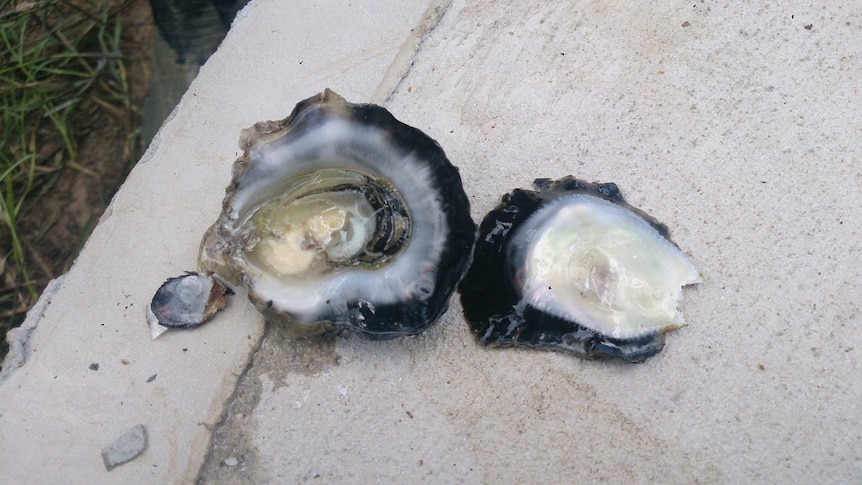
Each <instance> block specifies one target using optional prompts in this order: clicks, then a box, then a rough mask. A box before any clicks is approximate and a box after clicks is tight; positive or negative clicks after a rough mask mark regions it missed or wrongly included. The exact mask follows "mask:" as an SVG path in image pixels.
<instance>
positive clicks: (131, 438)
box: [102, 424, 147, 471]
mask: <svg viewBox="0 0 862 485" xmlns="http://www.w3.org/2000/svg"><path fill="white" fill-rule="evenodd" d="M146 449H147V428H145V427H144V425H143V424H139V425H137V426H134V427H132V428H131V429H130V430H128V431H126V432H125V433H123V434H122V436H120V437H119V438H117V439H116V440H115V441H114V442H113V443H111V444H110V445H108V446H106V447H104V448H102V460H103V461H104V462H105V468H106V469H107V470H108V471H111V470H113V469H114V468H116V467H118V466H120V465H122V464H124V463H128V462H130V461H132V460H134V459H135V458H137V457H139V456H141V455H142V454H143V453H144V451H146Z"/></svg>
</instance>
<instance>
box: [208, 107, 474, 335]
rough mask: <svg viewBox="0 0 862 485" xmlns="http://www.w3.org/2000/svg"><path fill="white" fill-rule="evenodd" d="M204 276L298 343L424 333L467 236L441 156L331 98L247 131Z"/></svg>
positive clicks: (456, 188) (461, 266)
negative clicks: (331, 334)
mask: <svg viewBox="0 0 862 485" xmlns="http://www.w3.org/2000/svg"><path fill="white" fill-rule="evenodd" d="M240 147H241V148H242V149H243V150H244V154H243V155H242V156H241V157H240V158H239V159H238V160H237V161H236V163H235V164H234V167H233V177H232V180H231V183H230V185H229V186H228V187H227V190H226V196H225V199H224V202H223V204H222V212H221V214H220V215H219V217H218V219H217V220H216V222H215V223H214V224H213V225H212V227H210V229H209V230H208V231H207V232H206V234H205V235H204V237H203V241H202V243H201V248H200V255H199V261H198V264H199V269H200V272H201V273H205V274H209V275H213V276H214V277H215V278H216V279H218V280H221V281H223V282H224V283H225V284H226V285H227V286H229V287H233V288H237V287H241V288H244V289H246V290H247V291H248V297H249V299H250V300H251V301H252V302H253V303H254V305H255V306H256V308H257V309H258V310H259V311H260V312H261V313H262V314H263V315H264V317H265V318H266V319H267V320H270V321H277V322H283V323H285V324H287V325H288V327H289V329H290V330H291V331H292V332H293V333H294V334H296V335H312V334H316V333H321V332H326V331H331V330H340V329H352V330H355V331H358V332H360V333H362V334H365V335H367V336H370V337H373V338H381V339H383V338H391V337H396V336H399V335H410V334H417V333H419V332H422V331H424V330H425V329H426V328H428V326H430V325H431V324H432V323H433V322H434V321H435V320H436V319H437V317H439V316H440V315H441V314H442V313H443V311H444V310H445V309H446V308H447V306H448V301H449V297H450V296H451V294H452V292H453V291H454V289H455V286H456V285H457V283H458V281H459V280H460V278H461V276H462V275H463V273H464V270H465V269H466V266H467V264H468V262H469V259H470V255H471V253H472V248H473V244H474V242H475V238H476V225H475V223H474V222H473V220H472V219H471V217H470V206H469V201H468V199H467V196H466V194H465V193H464V189H463V187H462V185H461V177H460V175H459V173H458V170H457V169H456V168H455V167H454V166H453V165H452V164H451V163H450V162H449V160H448V159H447V158H446V155H445V154H444V153H443V150H442V149H441V148H440V146H439V145H438V144H437V143H436V142H435V141H434V140H432V139H431V138H429V137H428V136H427V135H425V134H424V133H422V132H421V131H419V130H418V129H416V128H413V127H410V126H407V125H405V124H403V123H401V122H399V121H398V120H396V119H395V118H394V117H393V116H392V115H391V114H390V113H389V112H388V111H387V110H386V109H384V108H382V107H380V106H375V105H370V104H351V103H348V102H347V101H345V100H344V99H343V98H341V97H340V96H339V95H337V94H335V93H334V92H332V91H330V90H326V91H324V92H323V93H320V94H318V95H316V96H313V97H311V98H309V99H306V100H304V101H302V102H300V103H299V104H297V106H296V108H294V110H293V112H292V113H291V115H290V116H288V117H287V118H286V119H284V120H281V121H269V122H262V123H258V124H256V125H254V126H253V127H251V128H249V129H247V130H244V131H243V134H242V137H241V139H240Z"/></svg>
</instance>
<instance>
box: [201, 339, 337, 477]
mask: <svg viewBox="0 0 862 485" xmlns="http://www.w3.org/2000/svg"><path fill="white" fill-rule="evenodd" d="M336 337H337V336H336V335H332V334H325V335H320V336H315V337H309V338H305V339H300V340H295V339H294V338H293V337H291V336H290V335H289V333H288V331H287V328H286V327H285V326H284V325H278V324H270V323H267V325H266V329H265V330H264V332H263V336H262V338H261V340H260V341H259V342H258V345H257V348H256V350H255V351H254V352H253V353H252V355H251V357H250V359H249V364H248V366H247V367H246V369H245V370H244V371H243V373H242V374H241V375H240V378H239V379H237V386H236V389H235V390H234V393H233V394H232V395H231V398H230V400H229V401H228V402H229V404H228V405H227V406H225V412H224V414H223V416H222V418H221V419H220V420H219V422H218V423H217V424H216V425H215V426H214V427H213V429H212V438H211V440H210V447H209V451H208V452H207V456H206V458H205V459H204V462H203V464H202V465H201V469H200V471H199V472H198V477H197V479H196V483H198V484H204V483H257V482H259V480H257V479H256V478H257V477H256V473H255V471H256V470H257V457H256V454H255V449H256V448H255V445H254V443H253V440H254V436H255V430H256V422H255V421H254V419H253V417H254V411H255V409H256V408H257V406H258V404H259V403H260V399H261V395H262V394H263V391H264V385H265V384H269V385H271V386H272V389H271V391H274V390H275V389H278V388H279V387H282V386H286V385H288V382H287V381H288V376H289V375H291V374H299V375H302V376H306V377H316V376H319V375H321V374H323V373H324V372H326V371H328V370H329V369H331V368H332V367H333V366H337V365H339V361H340V357H339V355H338V354H337V353H336V352H335V339H336Z"/></svg>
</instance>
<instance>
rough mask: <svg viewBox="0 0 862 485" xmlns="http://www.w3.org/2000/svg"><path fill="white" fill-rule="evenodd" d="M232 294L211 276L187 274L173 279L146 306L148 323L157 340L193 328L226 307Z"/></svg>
mask: <svg viewBox="0 0 862 485" xmlns="http://www.w3.org/2000/svg"><path fill="white" fill-rule="evenodd" d="M228 294H229V290H228V289H227V288H225V286H224V285H222V284H221V283H219V282H218V281H216V279H215V278H213V277H212V276H207V275H202V274H199V273H186V274H185V275H183V276H178V277H176V278H170V279H168V280H167V281H165V282H164V283H163V284H162V286H161V287H160V288H159V289H158V291H156V295H155V296H154V297H153V301H152V302H151V303H150V304H149V305H148V306H147V323H149V325H150V331H151V333H152V337H153V338H156V337H158V336H159V335H161V334H162V333H164V332H165V331H166V330H167V329H169V328H192V327H196V326H198V325H200V324H202V323H204V322H205V321H207V320H209V319H210V318H212V316H213V315H215V314H216V313H218V312H219V311H220V310H222V309H223V308H224V307H225V305H227V295H228Z"/></svg>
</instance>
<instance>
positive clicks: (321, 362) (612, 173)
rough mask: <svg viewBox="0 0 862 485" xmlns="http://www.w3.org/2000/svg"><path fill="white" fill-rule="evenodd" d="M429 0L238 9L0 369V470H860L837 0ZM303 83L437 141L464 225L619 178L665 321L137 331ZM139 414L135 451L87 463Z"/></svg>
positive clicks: (18, 476)
mask: <svg viewBox="0 0 862 485" xmlns="http://www.w3.org/2000/svg"><path fill="white" fill-rule="evenodd" d="M434 6H436V7H438V8H437V9H436V10H435V9H433V8H432V9H430V10H429V11H427V12H426V7H428V5H426V4H424V3H423V4H422V5H421V6H420V5H418V4H417V5H413V6H412V7H411V9H412V10H410V11H409V12H408V11H406V10H404V8H405V7H403V6H402V5H401V4H400V3H395V2H385V1H375V2H370V3H369V2H364V3H362V4H361V5H360V4H357V3H353V4H350V3H348V2H338V1H327V2H290V4H288V3H287V2H278V1H275V0H271V1H261V0H257V1H255V2H254V3H253V4H252V5H250V6H249V7H248V8H247V10H246V14H247V18H245V19H244V20H241V21H240V22H239V23H238V24H237V25H236V27H235V28H234V29H233V30H232V32H231V33H230V34H229V36H228V38H227V39H226V41H225V43H224V44H223V45H222V47H221V48H220V50H219V51H218V52H217V53H216V55H215V56H214V57H213V58H212V59H211V61H210V62H209V63H207V64H206V65H205V66H204V68H203V70H202V72H201V77H200V78H199V79H198V80H197V81H196V82H195V84H193V86H192V88H191V89H190V91H189V93H188V94H187V95H186V97H185V98H184V100H183V103H182V105H181V106H180V107H179V108H178V109H177V111H176V113H175V115H174V117H173V119H172V120H171V121H169V122H168V123H167V124H166V125H165V126H164V127H163V129H162V131H161V133H160V135H159V136H158V137H157V143H156V144H155V145H154V146H153V147H152V148H151V150H150V151H149V152H148V155H147V156H146V157H145V160H144V163H142V164H141V165H140V166H139V167H137V168H136V169H135V171H134V173H133V174H132V177H131V178H130V180H129V182H128V183H127V184H126V186H125V187H124V189H123V191H122V192H121V193H120V194H119V195H118V196H117V198H116V199H115V201H114V203H113V205H112V210H113V215H110V216H106V217H105V219H104V220H103V221H102V224H101V225H100V226H99V228H98V229H97V231H96V233H95V234H94V236H93V238H92V239H91V240H90V242H89V243H88V245H87V247H86V248H85V250H84V252H83V253H82V255H81V257H80V259H79V261H78V263H77V264H76V266H75V267H74V268H73V270H72V271H71V272H70V273H69V274H68V275H67V276H66V279H65V280H64V281H63V284H62V287H61V288H60V290H59V292H58V293H57V294H56V295H55V296H54V298H53V300H52V302H51V304H50V305H49V306H48V308H47V309H46V311H45V313H44V316H43V318H42V319H41V321H40V322H39V325H38V326H37V327H36V328H35V330H34V331H33V333H32V335H31V336H30V340H29V343H28V348H29V349H30V356H29V358H28V360H27V362H26V363H25V364H24V366H23V367H21V368H20V369H18V370H17V371H15V372H12V374H11V376H10V377H9V378H8V379H7V380H6V381H5V382H3V383H2V384H0V402H2V411H0V413H2V414H0V429H2V434H0V448H2V449H4V450H7V451H8V452H7V453H4V454H0V456H2V458H0V477H2V478H3V479H4V480H3V481H17V482H20V481H25V480H26V481H30V482H39V481H50V478H51V477H54V476H57V475H56V473H59V472H58V471H59V470H63V473H64V475H63V476H66V477H74V478H76V479H79V480H80V481H81V482H107V481H123V482H129V481H148V482H150V481H160V482H187V481H190V480H192V479H194V477H196V476H197V474H198V470H199V469H200V467H201V464H202V463H204V458H205V453H206V451H207V449H208V447H209V452H210V457H209V459H208V460H207V461H206V464H205V466H204V468H203V471H202V475H201V478H203V479H204V481H210V482H226V483H230V482H233V483H245V482H249V481H253V482H272V483H295V482H303V481H311V480H314V479H323V480H324V481H326V482H354V483H366V482H369V481H380V482H411V483H415V482H422V481H426V482H436V483H439V482H443V483H451V482H470V483H483V482H484V483H496V482H513V483H523V482H535V483H538V482H545V481H547V482H552V483H557V482H599V481H613V482H641V483H643V482H671V483H673V482H676V483H679V482H697V481H701V482H727V483H745V482H758V481H775V482H788V481H789V482H794V483H811V482H819V481H823V480H826V481H830V482H858V481H859V480H860V479H862V461H860V460H862V411H860V409H862V408H860V406H859V405H858V403H859V402H860V401H862V382H860V380H859V379H857V378H855V376H858V375H860V372H862V359H860V358H859V356H860V352H862V331H860V327H862V317H860V303H859V298H858V295H859V293H860V286H862V284H860V281H862V269H860V268H862V265H860V254H862V252H860V248H862V243H860V240H862V238H860V235H862V168H860V167H862V146H860V145H859V143H858V139H859V134H860V132H862V97H860V96H859V93H858V79H859V78H860V75H862V60H860V58H859V52H860V49H859V48H860V43H859V39H860V33H862V31H860V29H862V10H860V9H859V8H856V7H848V6H846V5H845V4H844V3H842V2H827V3H824V4H821V5H819V6H818V8H817V10H812V9H811V8H802V7H797V6H796V4H794V3H793V2H787V1H778V2H773V3H772V4H770V5H766V6H763V5H747V4H745V5H744V4H729V5H717V4H713V3H697V2H670V3H667V4H662V5H656V4H655V3H653V2H635V3H631V2H630V3H626V4H625V5H623V4H619V5H617V4H612V3H607V2H567V3H566V2H564V3H560V2H539V3H536V2H517V1H515V0H507V1H503V2H499V1H493V2H492V1H489V0H485V1H481V0H480V1H475V2H469V3H468V2H464V1H458V0H455V1H453V2H452V4H451V5H447V4H446V3H445V2H444V3H441V4H439V5H434ZM423 15H424V16H423ZM411 28H413V29H414V31H413V32H412V33H411V32H410V29H411ZM300 61H301V63H300ZM325 87H331V88H333V89H334V90H336V91H337V92H339V93H340V94H342V95H344V96H345V97H347V98H348V99H350V100H355V101H363V100H376V101H380V102H384V104H385V105H386V106H387V108H389V109H390V110H391V111H392V112H393V113H394V114H395V116H396V117H398V118H399V119H401V120H402V121H404V122H406V123H409V124H412V125H414V126H417V127H418V128H420V129H422V130H424V131H425V132H427V133H428V134H429V135H431V136H432V137H434V138H435V139H437V140H438V141H439V142H440V144H441V145H442V146H443V147H444V148H445V149H446V151H447V153H448V155H449V158H450V159H451V160H452V161H453V162H454V163H455V164H456V165H458V166H459V167H460V169H461V175H462V177H463V179H464V185H465V189H466V191H467V193H468V194H469V195H470V197H471V201H472V203H473V215H474V218H475V219H476V220H479V219H481V217H482V216H483V215H484V214H485V213H486V212H487V211H488V210H489V209H490V208H492V207H493V206H494V205H495V204H496V203H497V201H498V200H499V197H500V195H501V194H503V193H505V192H507V191H509V190H511V189H512V188H514V187H519V186H528V185H529V184H530V183H531V182H532V180H533V178H535V177H558V176H562V175H566V174H575V175H577V176H579V177H581V178H584V179H588V180H597V181H614V182H617V183H618V184H619V186H620V187H621V188H622V190H623V192H624V194H625V195H626V196H627V199H628V200H629V201H630V202H631V203H632V204H634V205H636V206H639V207H641V208H643V209H644V210H646V211H647V212H649V213H651V214H652V215H654V216H656V217H657V218H658V219H660V220H662V221H663V222H665V223H667V224H668V225H669V226H670V227H671V228H672V231H673V234H674V239H675V241H676V242H677V243H678V244H679V245H680V246H681V247H682V248H683V250H684V251H686V252H687V253H688V254H690V255H691V256H692V258H693V259H694V261H695V262H696V264H698V266H699V268H700V269H701V272H702V273H703V276H704V283H703V284H701V285H700V286H699V287H697V288H695V289H693V290H691V291H688V292H687V296H686V300H685V303H684V311H685V313H686V316H687V320H688V321H689V323H690V326H689V327H686V328H684V329H681V330H678V331H675V332H674V333H672V334H671V335H670V336H669V338H668V346H667V348H666V349H665V351H664V352H663V353H662V354H660V355H659V356H657V357H655V358H653V359H651V360H649V361H647V362H646V363H644V364H642V365H624V364H620V363H613V362H610V363H609V362H587V361H580V360H577V359H574V358H572V357H570V356H567V355H562V354H555V353H541V352H531V351H524V350H488V349H483V348H479V347H478V346H477V345H476V343H475V341H474V339H473V337H472V336H471V335H470V333H469V331H468V330H467V328H466V325H465V323H464V321H463V317H462V316H461V313H460V306H459V304H458V302H457V301H454V300H453V302H452V305H451V308H450V310H449V311H448V312H447V313H446V314H445V316H444V317H443V318H442V319H441V321H440V322H439V323H438V324H437V325H436V326H434V327H433V328H432V329H431V330H430V331H428V332H427V333H425V334H423V335H421V336H419V337H416V338H410V339H400V340H395V341H389V342H382V343H381V342H369V341H365V340H362V339H360V338H356V337H350V336H347V337H339V338H335V339H321V340H319V341H308V342H299V343H297V342H291V341H290V340H289V339H287V338H286V337H284V336H283V335H282V334H281V332H280V331H279V330H278V329H270V330H268V331H267V332H266V337H265V338H263V341H262V344H261V345H260V347H259V350H258V351H257V353H256V354H254V355H252V351H253V350H255V349H257V348H258V345H257V342H258V340H259V339H261V336H262V335H263V326H262V325H261V323H260V320H259V318H258V317H257V316H256V314H255V313H254V311H253V310H252V309H251V307H250V305H248V304H245V303H243V302H242V301H241V300H240V299H234V301H233V302H232V304H231V305H230V307H229V309H228V310H227V311H226V312H225V313H223V314H221V315H219V316H218V317H217V318H216V319H215V321H214V322H212V323H211V324H209V325H207V326H205V327H203V328H201V329H199V330H196V331H192V332H187V333H182V332H177V333H172V334H167V335H165V336H164V337H162V338H160V339H159V340H157V341H155V342H150V341H149V340H148V331H147V329H146V326H145V325H144V322H143V305H144V304H145V303H146V301H147V299H148V298H149V297H150V296H151V294H152V292H153V291H154V290H155V288H156V287H157V286H158V284H159V283H160V282H161V280H162V279H164V277H165V276H167V275H172V274H176V273H178V272H180V271H182V270H185V269H191V268H192V267H193V266H194V258H195V253H196V250H197V241H198V239H199V237H200V235H201V234H202V232H203V231H204V230H205V228H206V227H207V225H208V224H210V223H211V222H212V220H213V219H214V218H215V216H216V214H217V212H218V210H219V202H220V199H221V197H222V196H223V189H224V186H225V184H226V183H227V180H228V178H229V166H230V163H231V162H232V160H233V158H234V157H235V155H236V148H235V143H236V140H237V135H238V133H239V130H240V129H241V128H243V127H246V126H249V125H251V124H252V123H254V122H255V121H260V120H265V119H275V118H281V117H283V116H284V115H285V114H286V113H287V112H288V111H289V110H290V108H291V107H292V106H293V104H294V103H295V102H296V101H298V100H300V99H303V98H305V97H307V96H309V95H311V94H313V93H315V92H318V91H320V90H322V89H323V88H325ZM145 230H146V232H145ZM142 234H145V235H146V237H142ZM96 282H98V283H96ZM182 349H188V350H187V351H183V350H182ZM249 359H251V364H252V365H251V366H250V367H249V368H248V369H246V363H247V362H248V360H249ZM95 362H98V363H100V367H99V370H98V371H92V370H89V369H88V368H87V367H88V366H89V365H90V364H91V363H95ZM124 362H127V363H124ZM244 369H246V373H245V374H243V375H242V378H241V379H239V377H240V373H241V372H242V371H243V370H244ZM153 374H157V379H156V380H154V381H152V382H150V383H147V382H146V381H147V379H148V378H149V377H151V376H152V375H153ZM237 382H238V387H236V392H235V394H233V397H232V399H231V392H233V391H234V386H235V385H236V384H237ZM229 400H230V403H228V401H229ZM225 409H228V410H229V411H230V412H229V413H227V415H226V418H227V419H226V420H225V421H224V423H223V424H221V425H219V426H217V428H216V430H215V439H214V440H213V442H212V444H211V447H210V442H209V438H210V436H211V433H210V431H209V427H210V426H212V425H214V424H215V423H216V421H217V420H218V418H219V416H221V415H222V412H223V411H224V410H225ZM138 423H144V424H145V425H146V426H147V430H148V431H149V438H150V443H149V449H148V450H147V451H146V452H145V453H144V454H143V455H142V456H141V457H140V458H138V459H136V460H134V461H132V462H130V463H128V464H125V465H123V466H120V467H118V468H116V469H115V470H113V471H112V472H106V471H105V467H104V465H103V464H102V462H101V458H100V456H99V450H100V448H101V447H102V446H104V445H105V444H106V443H110V442H111V441H112V439H113V438H114V437H116V436H118V435H120V434H122V433H123V432H124V431H125V430H127V429H128V428H130V427H131V426H133V425H135V424H138Z"/></svg>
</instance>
